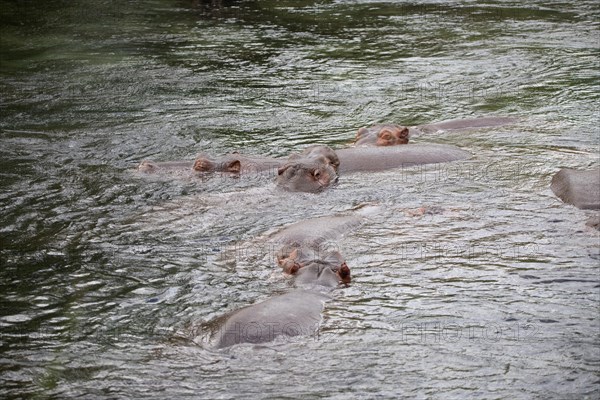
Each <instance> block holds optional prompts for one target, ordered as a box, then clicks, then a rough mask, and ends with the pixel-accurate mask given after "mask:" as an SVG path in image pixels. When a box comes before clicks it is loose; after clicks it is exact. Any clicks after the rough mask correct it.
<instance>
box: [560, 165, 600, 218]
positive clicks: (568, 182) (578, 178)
mask: <svg viewBox="0 0 600 400" xmlns="http://www.w3.org/2000/svg"><path fill="white" fill-rule="evenodd" d="M550 189H552V191H553V192H554V194H555V195H556V196H557V197H558V198H559V199H561V200H562V201H564V202H565V203H567V204H572V205H574V206H575V207H577V208H580V209H584V210H600V168H596V169H593V170H589V171H579V170H576V169H561V170H560V171H558V172H557V173H556V175H554V176H553V177H552V183H551V184H550ZM586 225H587V226H589V227H591V228H594V229H598V230H600V214H598V213H596V215H593V216H591V217H590V218H588V220H587V221H586Z"/></svg>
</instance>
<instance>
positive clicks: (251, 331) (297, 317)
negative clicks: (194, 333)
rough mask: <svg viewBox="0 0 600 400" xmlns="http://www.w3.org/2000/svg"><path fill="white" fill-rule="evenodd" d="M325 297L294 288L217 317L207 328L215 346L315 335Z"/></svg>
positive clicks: (327, 297)
mask: <svg viewBox="0 0 600 400" xmlns="http://www.w3.org/2000/svg"><path fill="white" fill-rule="evenodd" d="M327 300H329V296H327V295H325V294H323V293H320V292H316V291H309V290H293V291H291V292H288V293H285V294H282V295H279V296H275V297H272V298H270V299H268V300H265V301H263V302H260V303H257V304H254V305H251V306H248V307H244V308H241V309H239V310H236V311H233V312H231V313H229V314H227V315H225V316H223V317H219V318H217V319H216V320H214V321H213V322H212V323H210V324H208V325H207V327H208V328H209V329H210V330H211V331H212V335H211V336H212V342H213V345H214V346H215V347H217V348H223V347H228V346H232V345H234V344H239V343H254V344H258V343H266V342H271V341H273V340H275V339H276V338H277V337H280V336H288V337H292V336H299V335H302V336H309V335H314V334H315V333H316V332H317V331H318V328H319V324H320V322H321V318H322V317H321V311H323V307H324V304H325V302H326V301H327Z"/></svg>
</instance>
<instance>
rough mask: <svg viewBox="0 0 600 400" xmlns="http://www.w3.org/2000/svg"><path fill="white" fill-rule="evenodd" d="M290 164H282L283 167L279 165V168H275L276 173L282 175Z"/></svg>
mask: <svg viewBox="0 0 600 400" xmlns="http://www.w3.org/2000/svg"><path fill="white" fill-rule="evenodd" d="M289 167H290V166H289V165H284V166H283V167H279V169H278V170H277V175H282V174H283V173H284V172H285V170H286V169H288V168H289Z"/></svg>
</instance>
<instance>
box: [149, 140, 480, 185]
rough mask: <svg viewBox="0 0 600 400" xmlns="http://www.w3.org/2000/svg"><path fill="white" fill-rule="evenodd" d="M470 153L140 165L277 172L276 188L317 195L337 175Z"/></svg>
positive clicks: (423, 150) (393, 151)
mask: <svg viewBox="0 0 600 400" xmlns="http://www.w3.org/2000/svg"><path fill="white" fill-rule="evenodd" d="M468 157H469V153H467V152H465V151H464V150H461V149H459V148H457V147H455V146H450V145H442V144H411V145H407V146H377V147H361V146H359V147H351V148H345V149H340V150H336V151H334V150H332V149H331V148H330V147H328V146H323V145H316V146H309V147H308V148H306V149H305V150H304V151H302V152H301V153H298V154H292V155H290V156H289V157H288V158H287V159H281V158H268V157H250V156H244V155H241V154H237V153H232V154H227V155H225V156H221V157H212V158H211V157H207V156H205V155H202V156H200V157H198V158H197V159H196V160H195V161H193V162H186V161H182V162H161V163H157V162H152V161H143V162H142V163H141V164H140V166H139V167H138V170H139V171H142V172H161V171H169V172H173V171H175V172H180V173H186V172H187V173H195V172H197V173H204V172H227V173H233V174H240V173H248V172H257V173H261V172H264V171H269V170H273V171H275V170H276V171H277V186H278V187H280V188H282V189H285V190H288V191H292V192H313V193H316V192H320V191H322V190H324V189H325V188H327V187H329V186H331V185H332V184H333V183H335V182H337V180H338V173H348V172H361V171H383V170H388V169H394V168H403V167H410V166H415V165H421V164H433V163H442V162H449V161H456V160H461V159H465V158H468Z"/></svg>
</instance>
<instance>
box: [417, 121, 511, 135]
mask: <svg viewBox="0 0 600 400" xmlns="http://www.w3.org/2000/svg"><path fill="white" fill-rule="evenodd" d="M518 121H519V119H518V118H515V117H481V118H467V119H450V120H446V121H441V122H435V123H433V124H425V125H419V126H414V127H409V131H410V135H411V136H412V135H418V134H420V133H432V132H437V131H452V130H464V129H476V128H488V127H494V126H504V125H511V124H515V123H517V122H518Z"/></svg>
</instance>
